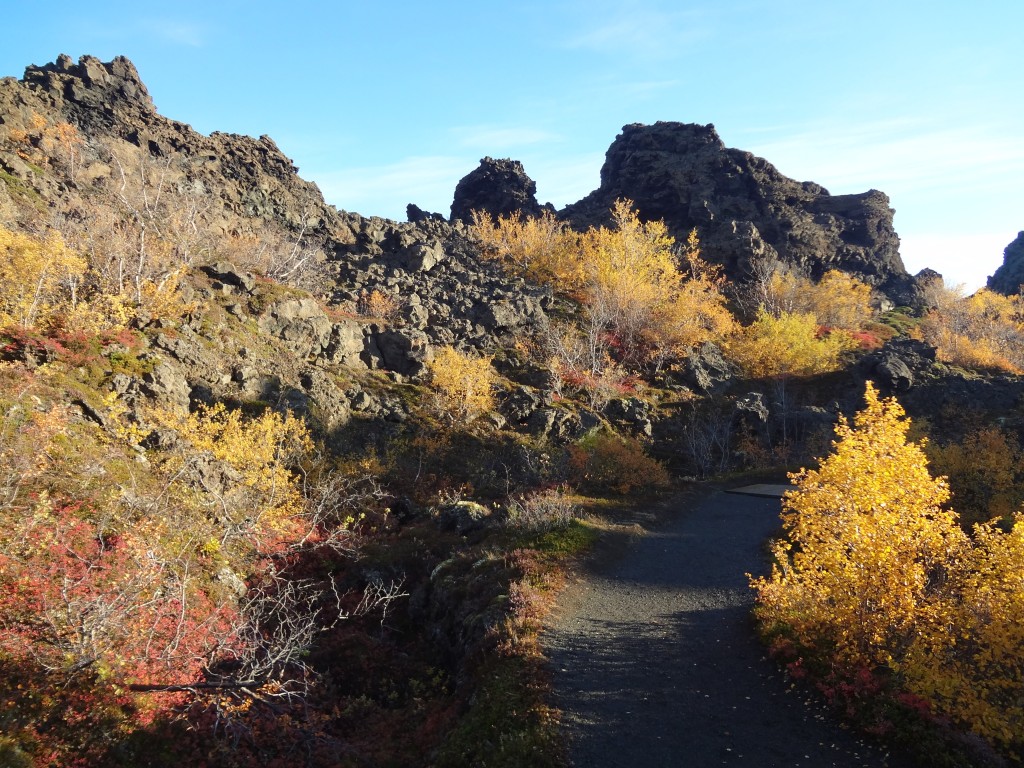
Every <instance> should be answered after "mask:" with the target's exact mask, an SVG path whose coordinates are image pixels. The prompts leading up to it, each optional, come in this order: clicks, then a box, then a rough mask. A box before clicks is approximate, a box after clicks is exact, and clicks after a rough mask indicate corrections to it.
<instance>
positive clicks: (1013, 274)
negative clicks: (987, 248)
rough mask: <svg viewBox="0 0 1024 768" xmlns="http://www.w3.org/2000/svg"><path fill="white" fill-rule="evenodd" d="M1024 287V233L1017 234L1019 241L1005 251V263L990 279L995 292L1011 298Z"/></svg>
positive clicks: (990, 284)
mask: <svg viewBox="0 0 1024 768" xmlns="http://www.w3.org/2000/svg"><path fill="white" fill-rule="evenodd" d="M1021 285H1024V232H1019V233H1017V239H1016V240H1014V241H1013V242H1012V243H1010V244H1009V245H1008V246H1006V250H1004V251H1003V263H1002V265H1001V266H1000V267H999V269H997V270H996V271H995V274H994V275H992V277H990V278H989V279H988V287H989V288H990V289H992V290H993V291H997V292H998V293H1001V294H1003V295H1004V296H1011V295H1012V294H1015V293H1017V292H1019V291H1020V288H1021Z"/></svg>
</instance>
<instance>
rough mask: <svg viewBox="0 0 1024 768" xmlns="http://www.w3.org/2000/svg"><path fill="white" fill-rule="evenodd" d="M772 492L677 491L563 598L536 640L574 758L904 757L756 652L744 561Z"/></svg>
mask: <svg viewBox="0 0 1024 768" xmlns="http://www.w3.org/2000/svg"><path fill="white" fill-rule="evenodd" d="M779 509H780V502H779V500H778V499H772V498H756V497H751V496H740V495H733V494H728V493H723V492H721V491H719V490H713V491H709V492H708V493H705V494H703V495H702V496H701V497H699V498H696V499H690V500H683V501H680V502H678V503H676V504H674V505H672V507H671V508H669V509H667V510H665V511H664V513H662V514H659V515H658V516H657V520H658V522H657V523H655V524H654V525H650V524H647V525H646V528H647V530H646V531H645V532H644V533H642V534H640V535H638V536H636V537H635V538H634V539H633V540H632V541H629V542H628V543H626V544H625V545H624V546H622V547H619V548H618V549H617V551H615V552H614V553H606V554H605V555H604V556H599V557H596V558H595V561H594V562H593V563H591V565H590V566H588V567H587V568H586V569H585V570H584V572H583V573H582V574H581V575H580V577H579V578H578V579H577V580H575V581H574V582H573V583H571V584H570V586H568V587H567V588H566V590H565V592H564V593H563V594H562V595H561V596H560V598H559V603H558V608H557V609H556V611H555V615H554V617H553V618H552V620H551V626H550V628H549V629H548V630H547V631H546V632H545V634H544V637H543V640H542V642H543V644H544V648H545V652H546V654H547V656H548V658H549V660H550V665H551V668H552V673H553V675H552V677H553V685H554V702H553V703H554V705H555V706H556V707H558V708H559V709H560V710H561V711H562V722H563V727H564V728H565V731H566V735H567V737H568V739H569V745H570V755H571V758H572V761H573V764H574V765H575V766H577V767H578V768H604V767H605V766H608V767H609V768H611V766H615V768H634V767H636V768H640V767H641V766H643V767H644V768H646V767H648V766H651V767H653V766H675V767H685V766H717V765H735V766H744V765H746V766H758V767H769V766H786V767H787V768H788V767H789V766H807V767H808V768H825V767H827V766H842V767H843V768H848V767H852V766H871V767H872V768H877V767H878V766H892V767H893V768H910V766H911V764H910V763H908V762H906V761H904V760H903V759H901V758H898V757H896V756H889V755H887V753H886V752H885V751H884V750H881V749H878V748H877V747H874V746H873V745H870V744H866V743H864V742H863V741H861V740H860V739H858V738H857V737H856V736H855V735H853V734H851V733H850V732H849V731H847V730H845V729H844V728H842V727H841V726H840V725H839V724H838V723H837V722H835V721H834V720H833V719H832V717H831V716H830V715H829V714H828V713H827V712H826V711H824V710H823V709H822V707H821V706H820V704H818V703H817V702H816V701H814V700H813V699H812V698H811V697H810V696H809V694H808V693H807V692H805V691H802V690H800V689H799V688H791V687H790V683H789V682H788V681H787V680H786V679H785V677H784V676H783V675H782V674H781V673H780V672H779V670H778V668H777V667H776V666H775V665H774V664H773V663H772V662H771V661H769V660H767V659H765V658H764V650H763V648H762V647H761V646H760V645H759V643H758V640H757V638H756V636H755V634H754V630H753V626H752V623H751V619H750V608H751V605H752V593H751V590H750V588H749V587H748V583H747V577H746V575H745V574H746V573H761V572H763V571H764V570H766V567H767V563H766V555H765V549H764V541H765V540H766V538H767V537H768V536H770V535H771V534H772V533H773V532H775V531H776V530H777V529H778V526H779V518H778V513H779Z"/></svg>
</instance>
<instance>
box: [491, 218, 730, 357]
mask: <svg viewBox="0 0 1024 768" xmlns="http://www.w3.org/2000/svg"><path fill="white" fill-rule="evenodd" d="M611 219H612V225H611V226H610V227H591V228H590V229H588V230H587V231H586V232H583V233H577V232H574V231H572V230H571V229H569V228H568V227H567V226H566V225H565V224H564V223H562V222H559V221H558V220H556V219H555V218H554V217H553V216H552V215H551V214H544V215H543V216H541V217H540V218H539V219H529V218H527V219H521V218H520V217H518V216H511V217H500V218H499V219H498V221H497V222H494V221H493V220H491V219H490V218H489V217H487V216H482V215H477V216H475V218H474V227H473V232H474V234H475V236H476V237H477V238H478V240H479V242H480V243H481V247H482V248H483V250H484V252H485V253H486V254H490V255H492V257H494V258H497V259H499V260H500V261H501V262H502V263H503V264H505V265H506V267H507V268H508V269H509V270H510V271H512V272H514V273H516V274H520V275H522V276H524V277H526V278H528V279H531V280H534V281H536V282H539V283H541V284H545V285H551V286H552V287H553V288H555V289H556V290H558V291H560V292H563V293H565V294H568V295H570V296H572V297H575V298H577V299H578V300H579V301H580V303H581V305H582V310H583V311H582V317H581V319H580V322H579V324H578V325H577V326H575V327H574V328H573V329H571V330H566V329H561V330H560V331H558V334H559V335H560V336H561V342H560V343H559V344H556V345H555V349H554V352H555V357H556V364H557V366H558V367H560V368H561V369H562V370H563V371H566V372H569V373H579V374H581V375H585V376H592V377H599V376H601V374H602V373H603V372H604V371H605V369H606V368H609V367H613V366H615V365H617V364H622V365H624V366H625V367H626V368H628V369H636V368H638V367H640V366H642V365H645V364H652V363H653V364H655V365H659V364H661V363H663V362H664V361H665V360H666V359H669V358H679V357H681V356H684V355H685V354H686V352H688V351H689V350H690V348H692V347H693V346H694V345H695V344H697V343H700V342H702V341H707V340H709V339H717V338H720V337H722V336H724V335H726V334H728V333H729V332H730V331H731V330H732V327H733V318H732V315H731V313H730V312H729V310H728V309H727V307H726V301H725V296H724V294H723V293H722V285H723V282H722V277H721V275H720V273H719V271H718V270H716V269H715V268H713V267H711V266H709V265H708V264H707V263H705V262H704V261H703V260H702V259H701V258H700V245H699V242H698V239H697V233H696V231H694V232H691V234H690V236H689V238H688V241H687V243H685V244H684V245H683V246H682V247H681V248H679V247H677V245H676V243H675V241H674V239H673V238H672V237H671V236H670V235H669V234H668V230H667V228H666V226H665V224H664V223H663V222H660V221H650V222H644V221H641V219H640V217H639V214H638V213H637V212H636V211H635V210H634V209H633V204H632V202H631V201H629V200H618V201H616V202H615V204H614V205H613V207H612V210H611ZM569 337H576V340H573V341H571V342H570V341H568V340H567V339H568V338H569ZM569 349H573V350H579V354H572V353H570V354H565V353H564V352H563V350H569Z"/></svg>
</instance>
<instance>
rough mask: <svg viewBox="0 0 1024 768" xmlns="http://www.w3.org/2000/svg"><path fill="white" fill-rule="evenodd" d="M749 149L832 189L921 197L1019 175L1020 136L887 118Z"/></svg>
mask: <svg viewBox="0 0 1024 768" xmlns="http://www.w3.org/2000/svg"><path fill="white" fill-rule="evenodd" d="M749 150H750V151H751V152H753V153H755V154H757V155H760V156H762V157H764V158H766V159H767V160H769V161H770V162H771V163H772V164H774V165H775V166H776V167H777V168H778V169H779V170H780V171H782V172H783V173H785V174H786V175H788V176H793V177H798V178H803V179H807V178H811V179H814V180H815V181H819V182H820V183H822V184H823V185H824V186H826V187H829V189H830V190H831V191H834V192H835V191H839V192H848V191H856V190H860V189H867V188H869V187H875V188H878V189H882V190H884V191H887V192H890V193H895V192H897V191H899V192H900V193H910V192H915V193H921V192H930V191H934V190H936V189H937V188H941V187H952V186H954V185H957V186H960V187H961V189H965V188H966V187H968V186H969V187H971V188H987V189H991V186H990V185H991V184H993V183H996V184H999V185H1000V186H1002V184H1004V183H1009V182H1010V181H1011V179H1013V178H1016V179H1018V180H1019V179H1020V177H1021V175H1022V174H1024V143H1022V142H1021V141H1020V139H1019V136H1016V135H1014V134H1013V133H1012V132H1009V131H1002V130H1000V128H999V127H998V126H989V125H984V124H975V125H960V126H956V127H942V126H939V127H933V126H931V125H926V124H921V123H916V122H913V121H909V120H890V121H882V122H874V123H865V124H859V125H844V126H836V125H822V126H817V127H813V128H810V129H804V130H802V131H801V132H794V133H792V134H790V135H788V136H787V137H786V138H783V139H777V140H774V141H772V140H768V141H762V142H760V143H756V144H755V145H754V146H751V147H749ZM832 187H836V189H834V190H832Z"/></svg>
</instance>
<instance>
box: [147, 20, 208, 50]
mask: <svg viewBox="0 0 1024 768" xmlns="http://www.w3.org/2000/svg"><path fill="white" fill-rule="evenodd" d="M139 26H140V28H141V29H142V30H144V31H145V32H146V33H148V34H149V35H152V36H154V37H158V38H161V39H162V40H165V41H166V42H168V43H173V44H174V45H184V46H186V47H189V48H201V47H202V46H203V43H204V30H203V28H202V26H201V25H199V24H196V23H192V22H187V21H175V20H173V19H146V20H144V21H141V22H139Z"/></svg>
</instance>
